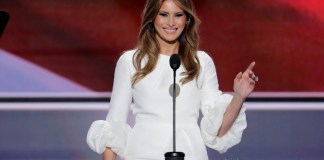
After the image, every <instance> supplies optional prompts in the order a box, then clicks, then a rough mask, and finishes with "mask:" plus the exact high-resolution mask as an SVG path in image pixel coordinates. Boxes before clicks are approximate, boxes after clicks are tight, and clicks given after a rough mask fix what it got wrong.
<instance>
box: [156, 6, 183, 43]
mask: <svg viewBox="0 0 324 160" xmlns="http://www.w3.org/2000/svg"><path fill="white" fill-rule="evenodd" d="M185 26H186V14H185V13H184V11H183V10H182V9H181V8H179V7H178V6H177V5H176V4H175V3H174V2H173V0H166V1H164V2H163V4H162V6H161V8H160V10H159V13H158V15H157V16H156V18H155V20H154V28H155V31H156V37H157V39H158V41H159V42H160V43H161V41H164V42H166V43H174V42H177V40H178V38H179V36H180V34H181V33H182V31H183V30H184V28H185Z"/></svg>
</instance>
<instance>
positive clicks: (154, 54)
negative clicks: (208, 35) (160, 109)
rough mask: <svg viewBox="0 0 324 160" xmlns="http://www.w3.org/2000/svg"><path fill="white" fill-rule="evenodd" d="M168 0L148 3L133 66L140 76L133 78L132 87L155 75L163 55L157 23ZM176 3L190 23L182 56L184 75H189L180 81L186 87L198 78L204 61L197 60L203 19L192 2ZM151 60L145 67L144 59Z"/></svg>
mask: <svg viewBox="0 0 324 160" xmlns="http://www.w3.org/2000/svg"><path fill="white" fill-rule="evenodd" d="M164 1H165V0H147V1H146V5H145V8H144V11H143V14H142V23H141V29H140V33H139V40H138V44H137V51H136V53H135V54H134V57H133V64H134V66H135V69H136V73H135V74H134V76H133V78H132V85H135V84H136V83H137V82H138V81H140V80H141V79H143V78H144V77H145V76H146V75H147V74H149V73H150V72H152V71H153V70H154V68H155V66H156V63H157V61H158V56H159V52H160V46H159V43H158V41H157V39H156V37H155V29H154V24H153V22H154V20H155V18H156V16H157V14H158V12H159V10H160V8H161V6H162V4H163V2H164ZM174 2H175V3H176V4H177V5H178V6H179V7H180V8H181V9H182V10H183V11H184V12H185V14H186V18H187V22H186V23H187V24H186V27H185V29H184V30H183V32H182V33H181V35H180V37H179V38H178V41H179V44H180V45H179V53H178V54H179V56H180V58H181V62H182V64H183V66H184V67H185V69H186V71H185V72H183V73H181V74H183V75H185V77H184V78H182V79H181V80H180V82H181V83H182V84H185V83H187V82H189V81H191V80H193V79H194V78H197V77H198V75H199V70H200V62H199V59H198V57H197V51H198V44H199V36H198V26H199V23H200V20H199V19H198V17H197V16H196V13H195V9H194V6H193V3H192V1H191V0H174ZM144 58H147V60H146V61H145V65H144V66H142V63H143V62H142V60H143V59H144Z"/></svg>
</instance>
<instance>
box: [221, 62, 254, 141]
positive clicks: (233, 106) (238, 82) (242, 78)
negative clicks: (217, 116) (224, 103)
mask: <svg viewBox="0 0 324 160" xmlns="http://www.w3.org/2000/svg"><path fill="white" fill-rule="evenodd" d="M254 65H255V62H252V63H251V64H250V66H249V67H248V68H247V69H246V70H245V72H244V73H242V72H240V73H239V74H238V75H237V76H236V78H235V79H234V96H233V99H232V101H231V102H230V104H229V106H228V107H227V109H226V112H225V114H224V117H223V122H222V125H221V127H220V129H219V131H218V134H217V136H218V137H222V136H223V135H225V134H226V132H227V131H228V130H229V129H230V128H231V126H232V124H233V123H234V121H235V120H236V118H237V116H238V114H239V113H240V110H241V108H242V105H243V102H244V101H245V99H246V97H248V96H249V95H250V93H251V92H252V91H253V89H254V87H255V83H256V82H257V81H258V77H257V76H255V75H254V73H253V71H252V69H253V67H254Z"/></svg>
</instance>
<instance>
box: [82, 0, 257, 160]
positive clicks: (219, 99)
mask: <svg viewBox="0 0 324 160" xmlns="http://www.w3.org/2000/svg"><path fill="white" fill-rule="evenodd" d="M198 24H199V20H198V18H197V17H196V15H195V12H194V8H193V5H192V2H191V1H190V0H148V1H147V2H146V7H145V9H144V12H143V17H142V24H141V30H140V34H139V43H138V48H137V49H136V50H131V51H127V52H125V53H124V54H123V55H122V56H121V57H120V58H119V60H118V62H117V65H116V69H115V77H114V78H115V79H114V85H113V92H112V96H111V102H110V107H109V114H108V115H107V118H106V120H105V121H102V120H99V121H95V122H94V123H93V124H92V125H91V127H90V129H89V132H88V136H87V143H88V144H89V146H90V148H91V149H93V150H94V151H96V152H97V153H100V154H101V153H103V159H106V160H108V159H109V160H113V159H115V158H116V155H118V156H120V157H121V158H122V159H126V160H161V159H164V153H166V152H169V151H172V97H171V96H170V95H169V91H168V90H169V87H170V85H172V83H173V72H172V69H171V68H170V66H169V58H170V55H171V54H173V53H178V55H179V56H180V57H181V66H180V68H179V69H178V70H177V73H176V74H177V77H178V78H177V80H176V81H177V83H178V84H180V94H179V96H178V97H177V111H176V114H177V129H176V133H177V151H181V152H184V153H185V159H186V160H207V159H208V156H207V151H206V147H205V145H207V146H208V147H211V148H213V149H215V150H218V151H219V152H221V153H223V152H225V151H226V150H227V149H228V148H230V147H232V146H233V145H235V144H237V143H239V142H240V140H241V136H242V133H243V130H244V129H245V128H246V119H245V108H244V107H242V104H243V102H244V100H245V98H246V97H247V96H248V95H249V94H250V93H251V92H252V90H253V89H254V86H255V83H256V81H257V77H256V76H255V75H254V73H253V72H252V69H253V67H254V65H255V63H254V62H253V63H251V64H250V66H249V67H248V68H247V69H246V71H245V72H244V73H241V72H240V73H239V74H238V75H237V76H236V78H235V79H234V95H233V97H232V96H230V95H226V94H222V93H221V91H219V90H218V81H217V76H216V70H215V67H214V63H213V61H212V59H211V58H210V57H209V56H208V54H206V53H205V52H203V51H198V35H197V30H198ZM132 100H133V103H134V104H135V105H134V108H133V114H134V116H135V121H136V122H135V125H134V127H133V128H131V127H130V126H129V125H128V124H127V115H128V112H129V106H130V104H131V102H132ZM199 110H201V112H202V114H203V118H202V120H201V123H200V128H199V126H198V124H197V119H198V117H199Z"/></svg>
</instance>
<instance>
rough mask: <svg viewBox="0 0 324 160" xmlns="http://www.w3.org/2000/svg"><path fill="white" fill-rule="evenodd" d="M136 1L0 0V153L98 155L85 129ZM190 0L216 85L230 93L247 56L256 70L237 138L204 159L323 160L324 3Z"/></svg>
mask: <svg viewBox="0 0 324 160" xmlns="http://www.w3.org/2000/svg"><path fill="white" fill-rule="evenodd" d="M144 3H145V1H144V0H137V1H131V0H123V1H118V0H92V1H89V0H69V1H60V0H33V1H25V0H0V10H4V11H7V12H9V13H10V21H9V23H8V25H7V27H6V30H5V32H4V33H3V35H2V37H1V39H0V159H99V157H100V156H99V155H97V154H95V153H94V152H92V151H90V149H89V148H88V147H87V145H86V143H85V136H86V132H87V129H88V127H89V126H90V124H91V122H92V121H94V120H96V119H104V118H105V116H106V113H107V109H108V106H109V96H110V92H111V89H112V83H113V74H114V68H115V64H116V62H117V60H118V57H119V56H120V55H121V54H122V53H123V51H125V50H129V49H133V48H135V47H136V43H137V35H138V31H139V27H140V22H141V12H142V10H143V7H144ZM194 3H195V6H196V8H197V13H198V17H199V18H200V19H201V21H202V23H201V25H200V30H199V33H200V40H201V41H200V49H201V50H204V51H206V52H208V53H209V54H210V55H211V56H212V58H213V59H214V62H215V64H216V69H217V74H218V78H219V83H220V89H221V90H223V91H225V92H231V91H232V85H233V78H234V77H235V75H236V74H237V73H238V72H239V71H242V70H244V69H245V68H246V67H247V66H248V65H249V63H250V62H252V61H256V67H255V72H256V73H257V75H258V76H259V79H260V82H259V83H258V85H257V87H256V89H255V91H256V92H255V93H254V94H253V95H252V99H251V101H250V102H248V103H250V106H252V107H250V108H248V111H247V115H248V124H249V125H248V128H247V130H246V132H245V134H244V136H243V139H242V142H241V143H240V144H239V145H238V146H236V147H234V148H233V149H231V150H230V151H229V152H227V153H226V154H223V155H220V154H218V153H217V152H215V151H212V150H209V156H210V159H212V160H214V159H227V160H229V159H230V160H232V159H233V160H234V159H235V160H236V159H324V154H323V153H322V151H323V150H322V148H324V145H323V144H324V143H322V142H323V140H322V138H321V135H323V134H324V128H323V127H322V125H321V122H322V121H323V120H324V112H323V109H324V103H323V99H324V96H323V92H324V83H323V81H324V74H323V69H324V63H322V61H323V59H324V1H322V0H199V1H198V0H194ZM273 93H275V94H273ZM253 97H254V98H255V99H253ZM258 97H262V99H261V100H260V99H257V98H258ZM278 97H281V98H279V99H278ZM282 97H283V98H282ZM129 123H131V124H132V123H133V120H132V116H130V120H129Z"/></svg>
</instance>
